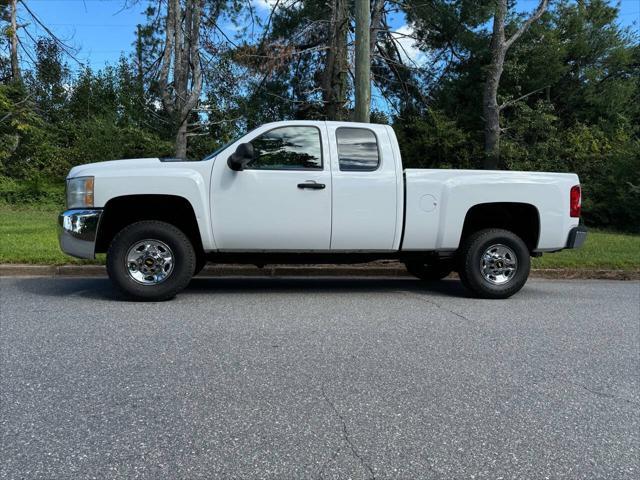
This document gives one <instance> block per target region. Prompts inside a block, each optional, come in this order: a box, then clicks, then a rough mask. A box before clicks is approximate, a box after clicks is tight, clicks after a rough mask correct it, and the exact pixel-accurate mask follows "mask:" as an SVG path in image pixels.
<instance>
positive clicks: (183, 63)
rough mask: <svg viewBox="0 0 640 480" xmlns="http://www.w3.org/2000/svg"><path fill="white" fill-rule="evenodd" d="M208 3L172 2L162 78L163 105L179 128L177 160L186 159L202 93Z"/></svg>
mask: <svg viewBox="0 0 640 480" xmlns="http://www.w3.org/2000/svg"><path fill="white" fill-rule="evenodd" d="M203 8H204V0H190V1H187V2H185V4H184V8H183V7H182V4H181V2H180V0H168V2H167V16H166V31H165V49H164V52H163V54H162V61H161V67H160V75H159V77H160V78H159V85H160V91H161V93H162V104H163V105H164V107H165V109H166V110H167V112H168V113H169V114H170V115H171V117H172V118H173V122H174V125H175V128H176V148H175V155H176V157H177V158H186V155H187V138H188V135H187V131H188V122H187V120H188V118H189V117H190V114H191V113H192V112H193V110H194V109H195V107H196V106H197V105H198V101H199V100H200V93H201V92H202V70H201V65H200V24H201V20H202V10H203Z"/></svg>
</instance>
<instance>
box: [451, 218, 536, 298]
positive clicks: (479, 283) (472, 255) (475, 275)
mask: <svg viewBox="0 0 640 480" xmlns="http://www.w3.org/2000/svg"><path fill="white" fill-rule="evenodd" d="M530 268H531V258H530V255H529V249H528V248H527V246H526V245H525V243H524V242H523V241H522V239H521V238H520V237H518V236H517V235H516V234H514V233H513V232H510V231H508V230H502V229H497V228H491V229H486V230H480V231H479V232H476V233H474V234H472V235H470V236H469V237H468V238H467V239H466V240H465V241H464V242H463V245H462V248H461V250H460V266H459V271H458V273H459V274H460V280H462V284H463V285H464V286H465V287H466V288H467V289H469V290H470V291H471V292H472V293H473V294H474V295H475V296H477V297H480V298H508V297H510V296H511V295H513V294H514V293H516V292H518V291H519V290H520V289H521V288H522V287H523V286H524V284H525V283H526V282H527V278H528V277H529V270H530Z"/></svg>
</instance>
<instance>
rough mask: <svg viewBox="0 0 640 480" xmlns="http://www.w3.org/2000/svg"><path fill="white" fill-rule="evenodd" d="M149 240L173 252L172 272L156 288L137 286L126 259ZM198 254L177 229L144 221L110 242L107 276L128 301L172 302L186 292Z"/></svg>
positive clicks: (152, 286)
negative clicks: (159, 241) (140, 243)
mask: <svg viewBox="0 0 640 480" xmlns="http://www.w3.org/2000/svg"><path fill="white" fill-rule="evenodd" d="M147 238H151V239H157V240H161V241H162V242H164V243H166V244H167V245H168V246H169V248H171V250H172V251H173V255H174V262H175V264H174V268H173V272H172V273H171V275H169V277H167V279H166V280H165V281H163V282H162V283H159V284H157V285H141V284H139V283H137V282H135V281H134V280H133V279H132V278H131V277H130V276H129V273H128V271H127V269H126V262H125V258H126V255H127V252H128V251H129V248H131V246H132V245H133V244H134V243H136V242H138V241H140V240H144V239H147ZM195 268H196V253H195V250H194V248H193V245H192V243H191V241H190V240H189V238H188V237H187V236H186V235H185V234H184V233H183V232H182V230H180V229H179V228H177V227H176V226H174V225H172V224H170V223H166V222H162V221H158V220H144V221H140V222H135V223H132V224H130V225H128V226H126V227H125V228H123V229H122V230H121V231H120V232H118V233H117V234H116V236H115V237H114V238H113V240H112V241H111V244H110V245H109V249H108V251H107V274H108V275H109V278H110V279H111V281H112V282H113V285H114V286H115V287H116V289H117V290H118V291H119V292H120V293H121V294H122V295H124V296H125V297H127V298H129V299H132V300H139V301H163V300H169V299H171V298H173V297H175V295H176V294H177V293H178V292H179V291H181V290H182V289H184V288H185V287H186V286H187V285H188V284H189V282H190V281H191V278H192V277H193V274H194V271H195Z"/></svg>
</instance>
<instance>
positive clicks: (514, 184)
mask: <svg viewBox="0 0 640 480" xmlns="http://www.w3.org/2000/svg"><path fill="white" fill-rule="evenodd" d="M405 177H406V190H407V193H406V195H407V198H406V205H405V208H406V224H405V231H404V241H403V244H402V250H442V251H447V250H448V251H451V250H456V249H457V248H458V246H459V244H460V238H461V234H462V228H463V225H464V220H465V217H466V214H467V212H468V211H469V209H471V208H472V207H473V206H475V205H479V204H484V203H502V202H510V203H524V204H529V205H532V206H534V207H535V208H536V209H537V211H538V215H539V220H540V236H539V239H538V245H537V249H536V250H537V251H552V250H557V249H560V248H564V247H565V245H566V241H567V235H568V234H569V230H570V229H571V228H572V227H574V226H576V225H578V219H577V218H571V217H570V216H569V190H570V189H571V187H572V186H573V185H577V184H579V181H578V177H577V176H576V175H574V174H564V173H538V172H507V171H475V170H415V169H407V170H405Z"/></svg>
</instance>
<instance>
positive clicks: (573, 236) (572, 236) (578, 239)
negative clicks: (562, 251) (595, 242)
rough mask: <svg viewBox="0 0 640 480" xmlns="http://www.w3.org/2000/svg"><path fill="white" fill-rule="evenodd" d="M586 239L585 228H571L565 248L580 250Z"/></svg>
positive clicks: (579, 226) (580, 226)
mask: <svg viewBox="0 0 640 480" xmlns="http://www.w3.org/2000/svg"><path fill="white" fill-rule="evenodd" d="M586 239H587V227H585V226H583V225H578V226H577V227H573V228H572V229H571V231H570V232H569V237H568V238H567V246H566V247H565V248H580V247H581V246H582V244H583V243H584V241H585V240H586Z"/></svg>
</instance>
